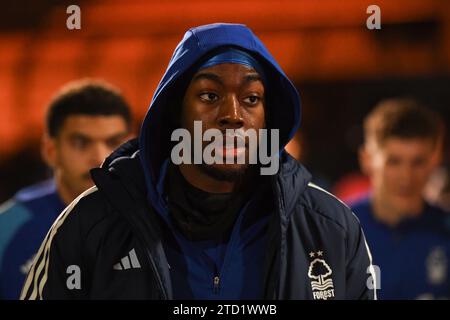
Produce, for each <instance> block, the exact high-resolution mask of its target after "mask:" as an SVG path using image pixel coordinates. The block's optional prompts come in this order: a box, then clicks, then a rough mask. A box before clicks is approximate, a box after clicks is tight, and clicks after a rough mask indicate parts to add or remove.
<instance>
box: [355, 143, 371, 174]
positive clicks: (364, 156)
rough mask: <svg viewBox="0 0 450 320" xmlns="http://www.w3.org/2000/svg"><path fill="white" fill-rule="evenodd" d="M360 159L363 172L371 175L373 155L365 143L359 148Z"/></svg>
mask: <svg viewBox="0 0 450 320" xmlns="http://www.w3.org/2000/svg"><path fill="white" fill-rule="evenodd" d="M358 160H359V167H360V168H361V172H362V173H364V175H366V176H368V177H369V176H370V175H371V172H372V164H371V155H370V153H369V151H368V150H367V146H366V145H365V144H363V145H362V146H360V147H359V149H358Z"/></svg>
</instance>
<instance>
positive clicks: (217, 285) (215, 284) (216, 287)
mask: <svg viewBox="0 0 450 320" xmlns="http://www.w3.org/2000/svg"><path fill="white" fill-rule="evenodd" d="M213 282H214V293H215V294H218V293H219V284H220V278H219V276H215V277H214V281H213Z"/></svg>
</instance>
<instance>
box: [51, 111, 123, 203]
mask: <svg viewBox="0 0 450 320" xmlns="http://www.w3.org/2000/svg"><path fill="white" fill-rule="evenodd" d="M128 138H129V130H128V127H127V124H126V122H125V120H124V119H123V118H122V117H120V116H117V115H112V116H90V115H71V116H68V117H67V118H66V119H65V121H64V123H63V126H62V127H61V129H60V131H59V133H58V135H57V136H56V137H54V138H47V139H46V140H47V141H44V149H43V152H44V157H45V159H46V160H47V163H48V164H49V165H50V166H51V167H52V168H53V169H54V174H55V177H56V179H57V183H58V191H60V193H62V197H63V200H65V202H69V201H71V200H73V198H75V197H76V196H78V195H79V194H80V193H82V192H83V191H85V190H86V189H88V188H89V187H91V186H92V185H93V182H92V180H91V178H90V175H89V170H90V169H92V168H94V167H98V166H100V165H101V163H102V162H103V160H104V159H105V158H106V157H107V156H108V155H109V154H110V153H111V152H112V151H113V150H114V149H115V148H117V147H118V146H119V145H120V144H122V143H123V142H125V141H126V140H127V139H128ZM59 189H62V190H59ZM70 198H72V199H70Z"/></svg>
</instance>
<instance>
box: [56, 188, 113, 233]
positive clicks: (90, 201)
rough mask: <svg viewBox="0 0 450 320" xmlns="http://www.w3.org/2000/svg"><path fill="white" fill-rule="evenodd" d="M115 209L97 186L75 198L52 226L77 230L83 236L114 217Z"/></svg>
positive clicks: (72, 230) (70, 231)
mask: <svg viewBox="0 0 450 320" xmlns="http://www.w3.org/2000/svg"><path fill="white" fill-rule="evenodd" d="M113 217H114V215H113V210H112V208H111V207H110V205H109V204H108V202H107V201H106V200H105V199H104V197H103V196H102V194H101V193H100V192H99V191H98V188H97V187H96V186H94V187H91V188H89V189H88V190H86V191H85V192H83V193H82V194H80V195H79V196H78V197H77V198H76V199H75V200H73V201H72V202H71V203H70V204H69V205H68V206H67V207H66V208H65V209H64V210H63V211H62V213H61V214H60V215H59V217H58V218H57V219H56V220H55V222H54V224H53V226H52V228H56V229H61V230H69V233H72V232H75V230H76V232H77V233H78V234H79V235H81V236H82V237H85V236H87V234H88V233H89V232H90V231H92V230H93V228H94V227H95V226H96V225H98V224H100V223H102V222H105V221H108V220H110V219H111V218H113Z"/></svg>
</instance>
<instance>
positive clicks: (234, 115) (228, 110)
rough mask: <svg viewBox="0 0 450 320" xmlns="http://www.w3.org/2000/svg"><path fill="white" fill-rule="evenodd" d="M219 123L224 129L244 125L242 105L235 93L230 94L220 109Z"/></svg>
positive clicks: (237, 127)
mask: <svg viewBox="0 0 450 320" xmlns="http://www.w3.org/2000/svg"><path fill="white" fill-rule="evenodd" d="M218 121H219V125H220V127H221V128H224V129H239V128H241V127H243V126H244V118H243V117H242V111H241V105H240V103H239V99H238V98H237V97H236V96H235V95H230V96H228V97H227V98H226V99H225V101H224V103H223V104H222V106H221V107H220V111H219V118H218Z"/></svg>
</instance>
